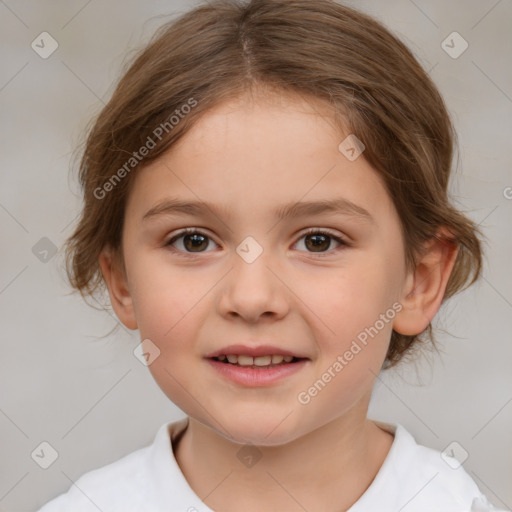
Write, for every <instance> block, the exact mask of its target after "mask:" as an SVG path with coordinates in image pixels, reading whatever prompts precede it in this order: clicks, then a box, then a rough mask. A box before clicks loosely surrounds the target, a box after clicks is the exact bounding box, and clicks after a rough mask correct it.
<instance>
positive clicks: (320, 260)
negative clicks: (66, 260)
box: [100, 95, 457, 512]
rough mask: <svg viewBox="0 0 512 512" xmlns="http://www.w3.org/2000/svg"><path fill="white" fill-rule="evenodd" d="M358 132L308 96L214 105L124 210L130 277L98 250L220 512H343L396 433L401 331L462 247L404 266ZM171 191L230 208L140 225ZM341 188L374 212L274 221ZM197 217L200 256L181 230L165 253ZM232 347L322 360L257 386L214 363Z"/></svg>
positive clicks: (410, 330)
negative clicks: (391, 381) (393, 374)
mask: <svg viewBox="0 0 512 512" xmlns="http://www.w3.org/2000/svg"><path fill="white" fill-rule="evenodd" d="M347 135H348V132H347V133H344V134H340V133H339V130H337V129H335V127H334V125H333V123H332V122H331V121H330V120H329V117H328V114H327V111H325V110H324V107H323V105H322V104H321V103H318V102H316V101H315V100H312V99H308V100H307V101H306V100H304V99H302V98H299V97H295V96H291V95H286V96H279V97H278V96H268V97H264V96H263V95H261V96H258V97H257V98H255V99H254V98H253V99H250V98H247V97H246V98H238V99H234V100H232V101H230V102H227V103H224V104H221V105H218V106H217V107H216V108H215V109H213V110H211V111H210V112H208V113H207V114H205V115H204V116H203V117H202V118H201V119H200V121H199V122H198V123H197V124H196V125H195V126H194V127H193V128H192V130H191V131H190V132H188V133H187V134H186V135H185V137H183V138H182V139H181V140H180V141H179V142H178V144H176V145H175V146H174V147H173V148H172V149H171V150H170V151H168V152H167V153H166V154H164V155H163V156H161V157H159V158H158V159H157V160H155V161H154V162H152V163H151V164H150V165H149V166H147V167H145V168H143V169H141V170H137V176H136V180H135V184H134V188H133V190H132V193H131V195H130V197H129V200H128V203H127V206H126V211H125V224H124V230H123V237H122V249H123V254H124V259H125V270H123V269H120V268H118V267H117V266H116V265H115V264H114V263H113V261H114V260H113V259H112V254H111V252H110V250H109V249H108V248H105V250H104V251H103V252H102V254H101V256H100V265H101V269H102V272H103V275H104V277H105V280H106V282H107V285H108V289H109V293H110V298H111V301H112V305H113V308H114V310H115V312H116V314H117V316H118V317H119V319H120V320H121V321H122V322H123V324H124V325H126V326H127V327H128V328H130V329H139V331H140V336H141V340H144V339H150V340H151V341H152V342H153V343H154V344H155V345H156V346H157V347H158V348H159V350H160V355H159V357H157V358H156V359H155V360H154V362H152V363H151V364H150V366H149V369H150V371H151V374H152V375H153V377H154V378H155V380H156V382H157V383H158V385H159V386H160V388H161V389H162V391H163V392H164V393H165V394H166V395H167V396H168V397H169V398H170V399H171V400H172V401H173V402H174V403H175V404H176V405H178V406H179V407H180V408H181V409H182V410H183V411H184V412H185V413H186V414H187V415H188V416H189V418H190V421H189V426H188V428H187V430H186V431H185V433H184V435H183V437H182V438H181V440H180V442H179V443H178V444H177V445H176V446H174V453H175V457H176V460H177V462H178V464H179V466H180V468H181V470H182V471H183V474H184V476H185V478H186V479H187V481H188V482H189V484H190V486H191V488H192V489H193V490H194V492H195V493H196V494H197V495H198V496H199V497H201V498H202V499H203V500H204V502H205V503H206V504H207V505H208V506H209V507H210V508H212V509H214V510H218V511H222V512H231V511H235V510H237V511H239V510H245V511H247V512H251V511H261V510H282V511H286V512H296V511H297V512H298V511H301V512H303V510H304V509H306V510H315V511H318V512H323V511H325V512H327V511H330V512H332V511H333V510H337V511H340V510H346V509H348V508H349V507H350V506H351V505H353V504H354V503H355V502H356V501H357V500H358V499H359V498H360V496H361V495H362V494H363V493H364V492H365V490H366V489H367V488H368V486H369V485H370V484H371V482H372V480H373V479H374V478H375V476H376V474H377V472H378V471H379V469H380V467H381V466H382V463H383V462H384V460H385V457H386V455H387V454H388V452H389V449H390V447H391V445H392V442H393V436H392V435H391V434H389V433H387V432H385V431H384V430H382V429H380V428H379V427H378V426H377V425H375V423H374V422H373V421H371V420H369V419H367V417H366V416H367V411H368V405H369V401H370V397H371V392H372V388H373V385H374V383H375V379H376V375H378V373H379V371H380V369H381V366H382V363H383V362H384V358H385V355H386V351H387V349H388V345H389V340H390V336H391V332H392V329H395V330H396V331H397V332H400V333H402V334H417V333H420V332H422V331H423V330H424V329H425V328H426V327H427V325H428V323H429V322H430V320H431V319H432V318H433V317H434V315H435V313H436V312H437V310H438V309H439V307H440V304H441V301H442V298H443V294H444V290H445V288H446V284H447V281H448V277H449V275H450V272H451V270H452V268H453V264H454V261H455V257H456V252H457V250H456V248H454V247H453V246H449V245H446V244H443V243H441V242H439V241H437V240H434V241H432V242H430V243H429V244H427V245H426V246H425V253H424V255H423V257H422V259H421V260H420V261H419V263H418V265H417V267H416V269H414V270H412V271H409V272H408V271H407V270H406V266H405V259H404V246H403V239H402V236H401V231H400V219H399V217H398V215H397V212H396V210H395V208H394V205H393V203H392V201H391V199H390V197H389V195H388V194H387V191H386V190H385V188H384V185H383V183H382V182H381V180H380V178H379V175H378V174H377V173H376V172H375V171H374V169H372V168H371V167H370V165H369V164H368V163H367V162H366V161H365V159H364V153H363V156H360V157H359V158H357V159H356V160H355V161H349V160H348V159H347V158H346V157H345V156H344V155H343V154H342V153H341V152H340V151H339V150H338V145H339V144H340V142H341V141H342V140H343V139H344V138H345V137H346V136H347ZM170 196H172V197H178V198H180V199H183V200H207V201H209V202H211V203H213V204H214V205H217V206H219V207H222V208H224V210H223V211H222V213H219V214H217V215H214V214H213V213H212V212H209V211H207V212H206V214H204V215H201V216H196V215H194V216H190V215H184V214H179V215H160V216H154V217H152V218H151V219H150V220H146V221H144V220H143V216H144V214H145V213H146V212H147V211H148V210H149V209H151V208H152V207H153V206H155V205H156V204H157V203H159V202H160V201H162V200H164V199H165V198H168V197H170ZM334 197H343V198H346V199H349V200H350V201H352V202H354V203H356V204H357V205H359V206H361V207H363V208H365V209H366V210H367V211H368V212H370V214H371V216H372V217H373V219H374V221H373V222H367V221H364V220H362V219H360V218H357V217H354V216H349V215H346V214H341V213H334V214H333V213H322V214H319V215H315V216H307V217H296V216H295V217H292V218H289V219H284V220H281V221H279V222H278V220H277V219H276V218H274V216H273V215H272V212H273V210H274V208H276V207H278V206H281V205H284V204H287V203H295V202H298V201H312V200H320V199H331V198H334ZM186 227H192V228H197V229H199V230H200V231H201V232H202V233H203V234H205V235H206V236H207V238H206V239H205V240H203V243H202V244H200V247H201V249H195V250H194V248H193V246H192V244H191V243H188V244H185V239H186V237H185V238H183V237H182V238H180V239H178V240H176V241H175V242H174V243H173V245H166V243H168V242H169V240H170V239H171V238H172V237H173V236H175V235H176V234H177V233H178V231H179V230H180V229H182V228H186ZM307 228H318V231H320V232H322V229H330V230H331V231H333V232H334V234H335V236H340V237H342V238H344V239H345V240H348V241H350V245H349V246H344V245H340V244H339V243H338V242H336V241H335V240H334V239H333V238H327V239H326V240H325V241H324V242H323V244H321V249H320V250H319V249H316V250H315V246H314V245H313V243H312V242H311V237H310V236H309V237H308V236H305V233H304V231H305V230H306V229H307ZM440 233H442V230H440ZM247 236H252V237H253V238H254V239H255V240H256V241H257V242H258V243H259V245H260V246H261V247H262V248H263V253H262V254H261V255H260V256H259V257H258V258H256V260H255V261H253V262H252V263H247V262H246V261H245V260H244V259H243V258H241V257H240V256H239V255H238V254H237V252H236V248H237V247H238V246H239V245H240V243H241V242H242V241H243V240H244V239H245V238H246V237H247ZM189 242H190V240H189ZM173 248H174V251H173V250H172V249H173ZM180 251H181V252H180ZM187 251H188V252H187ZM319 254H320V255H319ZM322 254H323V255H324V256H323V257H322ZM397 302H398V303H400V304H401V305H402V310H401V311H400V312H399V313H398V314H396V316H395V317H394V318H393V320H392V321H389V323H386V324H385V326H384V328H383V329H381V330H380V331H379V333H378V335H376V336H375V337H373V338H370V341H369V343H368V344H367V345H366V346H365V347H364V348H363V349H362V350H361V351H360V352H359V353H358V354H357V355H355V356H354V358H353V359H352V360H351V361H350V362H349V363H348V364H347V365H346V366H345V367H344V368H343V370H342V371H341V372H339V373H337V374H336V377H334V378H332V379H331V381H330V382H329V383H328V384H327V385H326V386H325V387H324V388H323V389H322V390H321V392H319V393H318V394H317V396H315V397H313V398H312V399H311V401H310V402H309V403H308V404H301V403H299V401H298V399H297V396H298V394H299V393H300V392H301V391H305V390H307V389H308V388H310V387H311V386H312V385H313V384H314V383H315V381H317V380H318V379H320V378H321V376H322V374H323V373H324V372H325V371H326V369H327V368H329V367H330V366H332V365H333V363H334V362H335V361H336V359H337V357H338V355H342V354H343V353H344V352H345V351H346V350H348V349H349V347H350V345H351V343H352V341H353V340H354V339H355V338H356V336H357V335H358V334H359V333H360V332H361V331H363V330H364V329H365V328H367V327H369V326H373V325H374V324H375V322H376V320H378V319H379V315H381V314H383V313H385V312H386V311H388V310H389V309H390V308H391V306H392V304H394V303H397ZM233 343H245V344H249V345H254V346H256V345H259V344H272V345H277V346H279V347H282V348H284V349H288V350H291V351H293V352H295V353H300V354H303V355H305V356H307V357H308V358H309V359H310V360H309V361H308V362H307V364H306V366H305V367H304V368H303V369H301V370H300V371H299V372H298V373H295V374H294V375H291V376H289V377H287V378H285V379H283V380H281V381H280V382H278V383H275V384H273V385H269V386H267V387H259V388H250V387H246V386H241V385H238V384H234V383H232V382H230V381H227V380H225V379H224V378H223V377H222V376H221V375H219V374H218V373H217V372H216V371H215V370H214V369H213V368H211V366H210V365H209V363H208V362H207V361H206V360H205V359H204V357H205V355H206V354H208V353H210V352H212V351H214V350H216V349H220V348H222V347H225V346H226V345H229V344H233ZM245 444H251V445H255V447H256V449H257V450H258V451H259V454H260V455H261V458H260V459H259V461H258V462H257V463H256V464H255V465H254V466H252V467H246V466H245V465H244V464H242V463H241V462H240V460H239V458H238V457H237V452H238V450H239V449H240V448H241V447H242V446H243V445H245ZM252 449H254V448H252Z"/></svg>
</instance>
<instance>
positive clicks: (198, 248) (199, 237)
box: [165, 228, 215, 253]
mask: <svg viewBox="0 0 512 512" xmlns="http://www.w3.org/2000/svg"><path fill="white" fill-rule="evenodd" d="M178 241H179V244H178V245H179V246H182V247H183V248H182V247H178V249H175V250H177V251H178V252H184V253H200V252H208V251H206V247H208V241H211V242H213V240H211V239H210V237H209V236H208V235H206V234H205V233H203V232H202V231H200V230H198V229H195V228H187V229H184V230H182V231H180V232H179V233H178V234H177V235H175V236H173V237H172V238H171V239H170V240H169V241H168V242H166V244H165V246H172V245H174V243H175V242H178ZM213 243H215V242H213Z"/></svg>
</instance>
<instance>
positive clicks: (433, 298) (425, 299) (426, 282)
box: [393, 228, 458, 336]
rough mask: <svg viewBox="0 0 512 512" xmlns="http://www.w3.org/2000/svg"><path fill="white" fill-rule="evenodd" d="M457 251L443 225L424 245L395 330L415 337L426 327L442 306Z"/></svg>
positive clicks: (410, 276)
mask: <svg viewBox="0 0 512 512" xmlns="http://www.w3.org/2000/svg"><path fill="white" fill-rule="evenodd" d="M457 253H458V246H457V243H456V241H455V240H453V236H452V235H451V234H450V233H449V232H448V231H447V230H446V229H444V228H442V229H440V231H439V232H438V233H437V235H436V236H435V237H433V238H431V239H430V240H429V241H428V242H427V243H426V244H425V247H424V251H423V253H422V255H421V257H420V258H419V261H418V263H417V265H416V268H415V269H414V270H413V271H411V272H410V273H409V274H408V275H407V278H406V281H405V285H404V287H403V293H402V298H401V300H400V303H401V304H402V306H403V309H402V310H401V311H400V312H399V313H398V314H397V315H396V317H395V321H394V323H393V330H394V331H396V332H398V333H400V334H404V335H409V336H412V335H415V334H419V333H421V332H423V331H424V330H425V329H426V328H427V326H428V324H429V323H430V322H431V321H432V319H433V318H434V316H435V314H436V313H437V311H438V310H439V308H440V306H441V302H442V300H443V297H444V293H445V290H446V286H447V284H448V280H449V278H450V275H451V273H452V270H453V267H454V265H455V261H456V258H457Z"/></svg>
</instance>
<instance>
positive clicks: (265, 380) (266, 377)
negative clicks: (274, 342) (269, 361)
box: [208, 359, 308, 387]
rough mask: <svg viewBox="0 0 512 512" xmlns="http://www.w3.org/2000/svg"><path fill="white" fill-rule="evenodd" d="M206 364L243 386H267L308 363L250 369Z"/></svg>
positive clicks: (218, 362) (214, 363) (213, 362)
mask: <svg viewBox="0 0 512 512" xmlns="http://www.w3.org/2000/svg"><path fill="white" fill-rule="evenodd" d="M208 362H209V363H210V364H211V365H212V366H213V368H215V369H216V370H217V371H218V372H219V373H221V374H222V375H223V376H224V377H225V378H227V379H229V380H231V381H233V382H236V383H237V384H241V385H243V386H252V387H256V386H267V385H269V384H274V383H275V382H277V381H279V380H281V379H284V378H285V377H288V376H289V375H293V374H294V373H297V372H298V371H300V370H301V369H302V368H304V365H305V364H306V363H307V362H308V360H307V359H300V360H299V361H297V362H295V363H284V364H280V365H279V366H274V367H273V368H266V369H265V368H264V367H262V368H261V369H260V368H251V367H249V366H236V365H234V364H229V363H221V362H220V361H217V360H216V359H208Z"/></svg>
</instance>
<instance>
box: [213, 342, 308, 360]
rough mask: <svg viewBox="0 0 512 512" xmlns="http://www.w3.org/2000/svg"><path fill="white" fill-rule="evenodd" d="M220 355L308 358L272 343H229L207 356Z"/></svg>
mask: <svg viewBox="0 0 512 512" xmlns="http://www.w3.org/2000/svg"><path fill="white" fill-rule="evenodd" d="M220 355H225V356H227V355H244V356H252V357H258V356H270V355H282V356H293V357H297V358H299V359H306V356H303V355H300V354H296V353H294V352H292V351H290V350H285V349H283V348H279V347H274V346H272V345H258V346H257V347H249V346H248V345H228V346H227V347H224V348H221V349H219V350H215V351H214V352H211V353H210V354H207V355H206V356H205V357H207V358H211V357H218V356H220Z"/></svg>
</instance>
